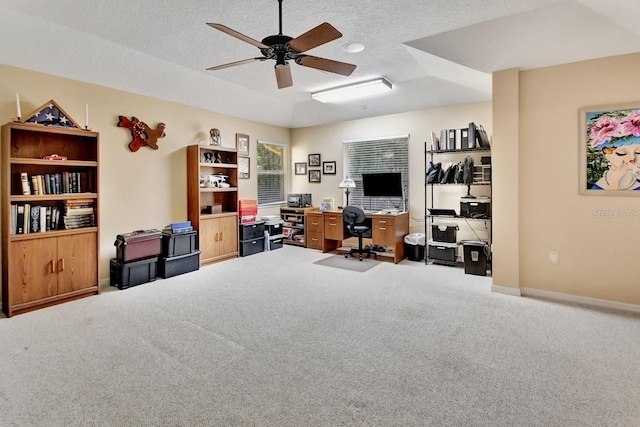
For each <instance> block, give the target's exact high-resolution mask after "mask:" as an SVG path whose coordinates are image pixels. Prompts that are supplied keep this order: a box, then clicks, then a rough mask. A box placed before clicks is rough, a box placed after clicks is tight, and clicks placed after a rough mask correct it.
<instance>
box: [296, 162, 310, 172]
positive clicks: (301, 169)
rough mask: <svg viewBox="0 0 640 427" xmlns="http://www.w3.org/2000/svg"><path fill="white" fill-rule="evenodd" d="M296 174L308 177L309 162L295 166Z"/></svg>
mask: <svg viewBox="0 0 640 427" xmlns="http://www.w3.org/2000/svg"><path fill="white" fill-rule="evenodd" d="M295 174H296V175H306V174H307V162H300V163H296V164H295Z"/></svg>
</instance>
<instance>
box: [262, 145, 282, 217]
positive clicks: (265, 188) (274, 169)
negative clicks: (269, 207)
mask: <svg viewBox="0 0 640 427" xmlns="http://www.w3.org/2000/svg"><path fill="white" fill-rule="evenodd" d="M257 148H258V204H259V205H265V204H270V203H273V204H275V203H283V202H284V200H285V198H284V176H285V174H284V165H285V154H286V148H287V146H286V145H284V144H278V143H275V142H267V141H258V147H257Z"/></svg>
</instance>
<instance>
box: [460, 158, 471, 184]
mask: <svg viewBox="0 0 640 427" xmlns="http://www.w3.org/2000/svg"><path fill="white" fill-rule="evenodd" d="M462 170H463V178H462V183H463V184H467V185H470V184H473V157H471V156H467V157H465V158H464V165H463V167H462Z"/></svg>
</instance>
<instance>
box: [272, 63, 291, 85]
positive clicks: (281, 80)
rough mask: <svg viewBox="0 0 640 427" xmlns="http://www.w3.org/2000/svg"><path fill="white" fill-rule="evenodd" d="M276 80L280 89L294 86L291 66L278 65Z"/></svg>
mask: <svg viewBox="0 0 640 427" xmlns="http://www.w3.org/2000/svg"><path fill="white" fill-rule="evenodd" d="M274 68H275V70H276V80H277V81H278V89H282V88H285V87H289V86H293V79H292V78H291V68H290V67H289V64H285V65H276V66H275V67H274Z"/></svg>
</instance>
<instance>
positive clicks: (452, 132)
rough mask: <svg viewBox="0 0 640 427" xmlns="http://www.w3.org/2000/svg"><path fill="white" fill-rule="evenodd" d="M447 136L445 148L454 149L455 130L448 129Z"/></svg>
mask: <svg viewBox="0 0 640 427" xmlns="http://www.w3.org/2000/svg"><path fill="white" fill-rule="evenodd" d="M448 132H449V138H448V140H447V150H455V149H456V130H455V129H449V130H448Z"/></svg>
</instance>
